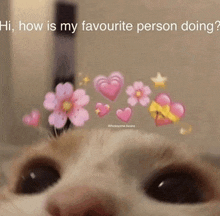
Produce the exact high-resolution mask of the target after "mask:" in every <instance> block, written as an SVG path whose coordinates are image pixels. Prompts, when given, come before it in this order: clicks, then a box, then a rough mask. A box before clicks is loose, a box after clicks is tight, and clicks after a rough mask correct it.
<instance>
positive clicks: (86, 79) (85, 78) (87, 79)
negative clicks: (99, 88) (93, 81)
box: [83, 76, 90, 85]
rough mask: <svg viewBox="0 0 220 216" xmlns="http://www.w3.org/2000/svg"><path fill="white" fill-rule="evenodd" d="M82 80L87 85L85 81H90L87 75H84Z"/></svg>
mask: <svg viewBox="0 0 220 216" xmlns="http://www.w3.org/2000/svg"><path fill="white" fill-rule="evenodd" d="M83 82H84V85H87V83H88V82H90V79H89V77H88V76H86V77H84V78H83Z"/></svg>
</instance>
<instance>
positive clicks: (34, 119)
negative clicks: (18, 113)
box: [22, 110, 40, 127]
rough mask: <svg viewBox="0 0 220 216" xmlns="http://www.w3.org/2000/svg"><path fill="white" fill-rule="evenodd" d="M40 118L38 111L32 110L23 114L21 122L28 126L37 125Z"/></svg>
mask: <svg viewBox="0 0 220 216" xmlns="http://www.w3.org/2000/svg"><path fill="white" fill-rule="evenodd" d="M39 120H40V112H39V111H38V110H33V111H32V112H31V113H30V114H29V115H25V116H24V117H23V119H22V121H23V123H24V124H26V125H28V126H33V127H37V126H38V124H39Z"/></svg>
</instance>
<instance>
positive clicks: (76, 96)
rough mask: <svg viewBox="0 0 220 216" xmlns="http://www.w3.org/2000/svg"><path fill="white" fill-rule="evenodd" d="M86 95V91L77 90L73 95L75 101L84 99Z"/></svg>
mask: <svg viewBox="0 0 220 216" xmlns="http://www.w3.org/2000/svg"><path fill="white" fill-rule="evenodd" d="M84 95H86V91H85V90H84V89H77V90H76V91H74V93H73V97H74V100H78V99H80V98H82V97H83V96H84Z"/></svg>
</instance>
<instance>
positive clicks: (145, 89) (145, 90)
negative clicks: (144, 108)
mask: <svg viewBox="0 0 220 216" xmlns="http://www.w3.org/2000/svg"><path fill="white" fill-rule="evenodd" d="M142 91H143V93H144V96H147V95H149V94H151V89H150V88H149V86H144V87H143V90H142Z"/></svg>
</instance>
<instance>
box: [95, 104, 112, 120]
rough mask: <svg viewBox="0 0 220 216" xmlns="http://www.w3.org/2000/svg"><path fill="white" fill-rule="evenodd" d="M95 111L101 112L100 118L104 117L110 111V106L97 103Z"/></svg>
mask: <svg viewBox="0 0 220 216" xmlns="http://www.w3.org/2000/svg"><path fill="white" fill-rule="evenodd" d="M95 109H96V110H98V111H99V112H98V116H99V117H103V116H105V115H107V114H108V113H109V111H110V109H109V105H108V104H105V105H103V104H102V103H97V104H96V107H95Z"/></svg>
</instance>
